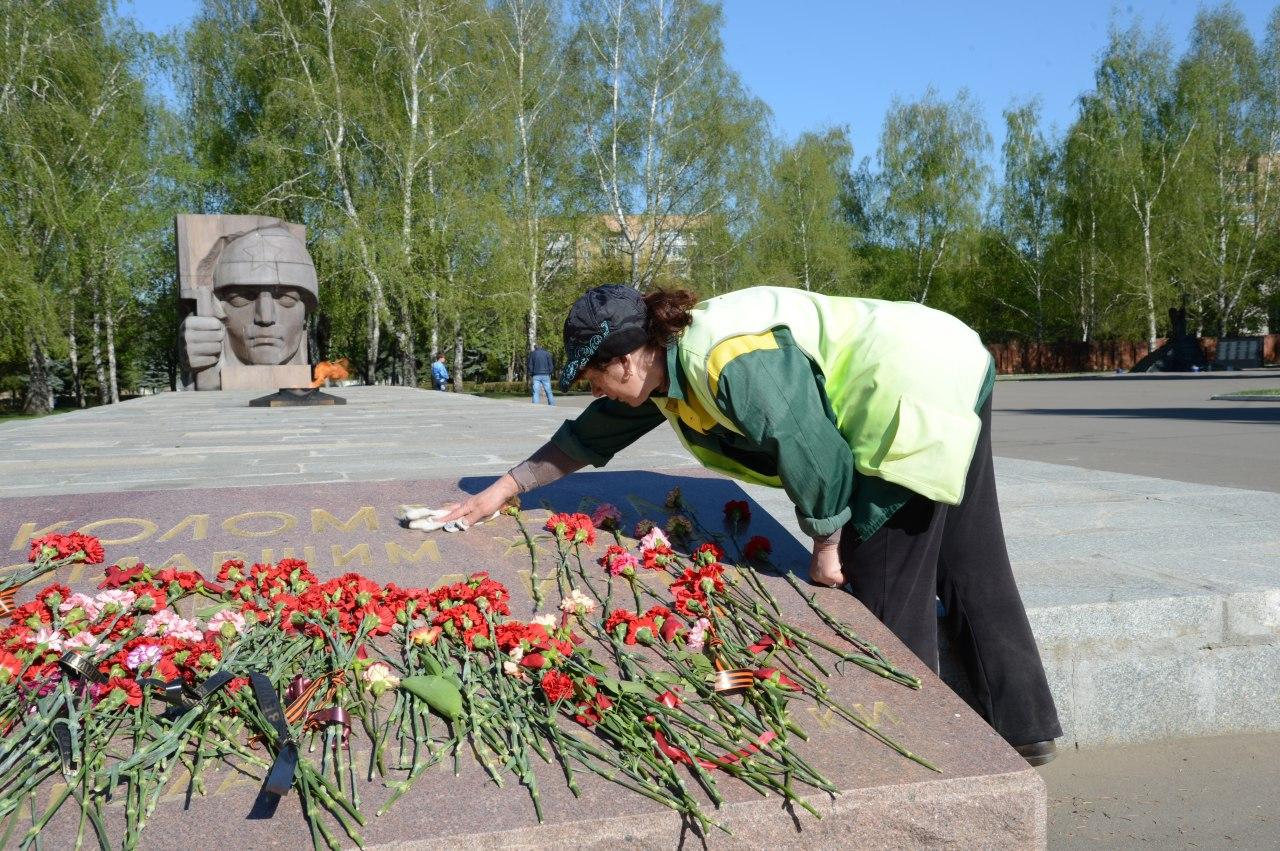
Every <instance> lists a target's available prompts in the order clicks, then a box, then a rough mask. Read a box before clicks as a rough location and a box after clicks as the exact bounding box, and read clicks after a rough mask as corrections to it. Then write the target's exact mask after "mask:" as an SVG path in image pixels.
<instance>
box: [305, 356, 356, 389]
mask: <svg viewBox="0 0 1280 851" xmlns="http://www.w3.org/2000/svg"><path fill="white" fill-rule="evenodd" d="M315 375H316V377H315V380H314V381H312V382H311V386H312V387H321V386H323V385H324V383H325V382H326V381H345V380H346V379H348V378H350V377H351V362H350V361H349V360H347V359H346V358H338V359H337V360H336V361H327V360H322V361H320V363H318V364H316V372H315Z"/></svg>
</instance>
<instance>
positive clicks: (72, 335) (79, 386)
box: [67, 296, 85, 408]
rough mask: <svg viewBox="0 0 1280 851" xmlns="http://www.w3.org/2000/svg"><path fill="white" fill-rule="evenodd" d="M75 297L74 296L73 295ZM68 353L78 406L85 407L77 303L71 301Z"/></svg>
mask: <svg viewBox="0 0 1280 851" xmlns="http://www.w3.org/2000/svg"><path fill="white" fill-rule="evenodd" d="M73 298H74V296H73ZM67 355H68V357H69V358H70V360H71V384H72V386H73V387H74V388H75V393H76V407H79V408H83V407H85V401H84V384H83V383H82V382H81V381H80V347H79V345H78V344H77V342H76V305H75V302H74V301H72V302H71V317H70V319H69V320H68V321H67Z"/></svg>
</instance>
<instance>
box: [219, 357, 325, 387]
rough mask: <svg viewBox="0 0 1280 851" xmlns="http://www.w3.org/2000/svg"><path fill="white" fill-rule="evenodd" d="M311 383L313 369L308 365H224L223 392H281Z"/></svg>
mask: <svg viewBox="0 0 1280 851" xmlns="http://www.w3.org/2000/svg"><path fill="white" fill-rule="evenodd" d="M310 383H311V367H310V366H308V365H307V364H305V363H304V364H282V365H280V366H244V365H242V364H231V363H224V364H223V365H222V389H223V390H279V389H280V388H282V387H306V386H307V385H308V384H310Z"/></svg>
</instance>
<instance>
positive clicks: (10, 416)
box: [0, 408, 80, 423]
mask: <svg viewBox="0 0 1280 851" xmlns="http://www.w3.org/2000/svg"><path fill="white" fill-rule="evenodd" d="M78 410H80V409H79V408H54V409H53V414H69V413H71V412H72V411H78ZM53 414H23V413H18V412H10V411H0V423H7V422H13V421H15V420H38V419H40V418H41V417H50V416H53Z"/></svg>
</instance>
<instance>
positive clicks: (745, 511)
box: [724, 499, 751, 526]
mask: <svg viewBox="0 0 1280 851" xmlns="http://www.w3.org/2000/svg"><path fill="white" fill-rule="evenodd" d="M724 522H726V523H728V524H730V525H733V524H736V523H741V524H742V525H743V526H745V525H747V524H748V523H750V522H751V506H750V505H748V504H747V501H746V500H745V499H731V500H729V501H728V502H726V503H725V504H724Z"/></svg>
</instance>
